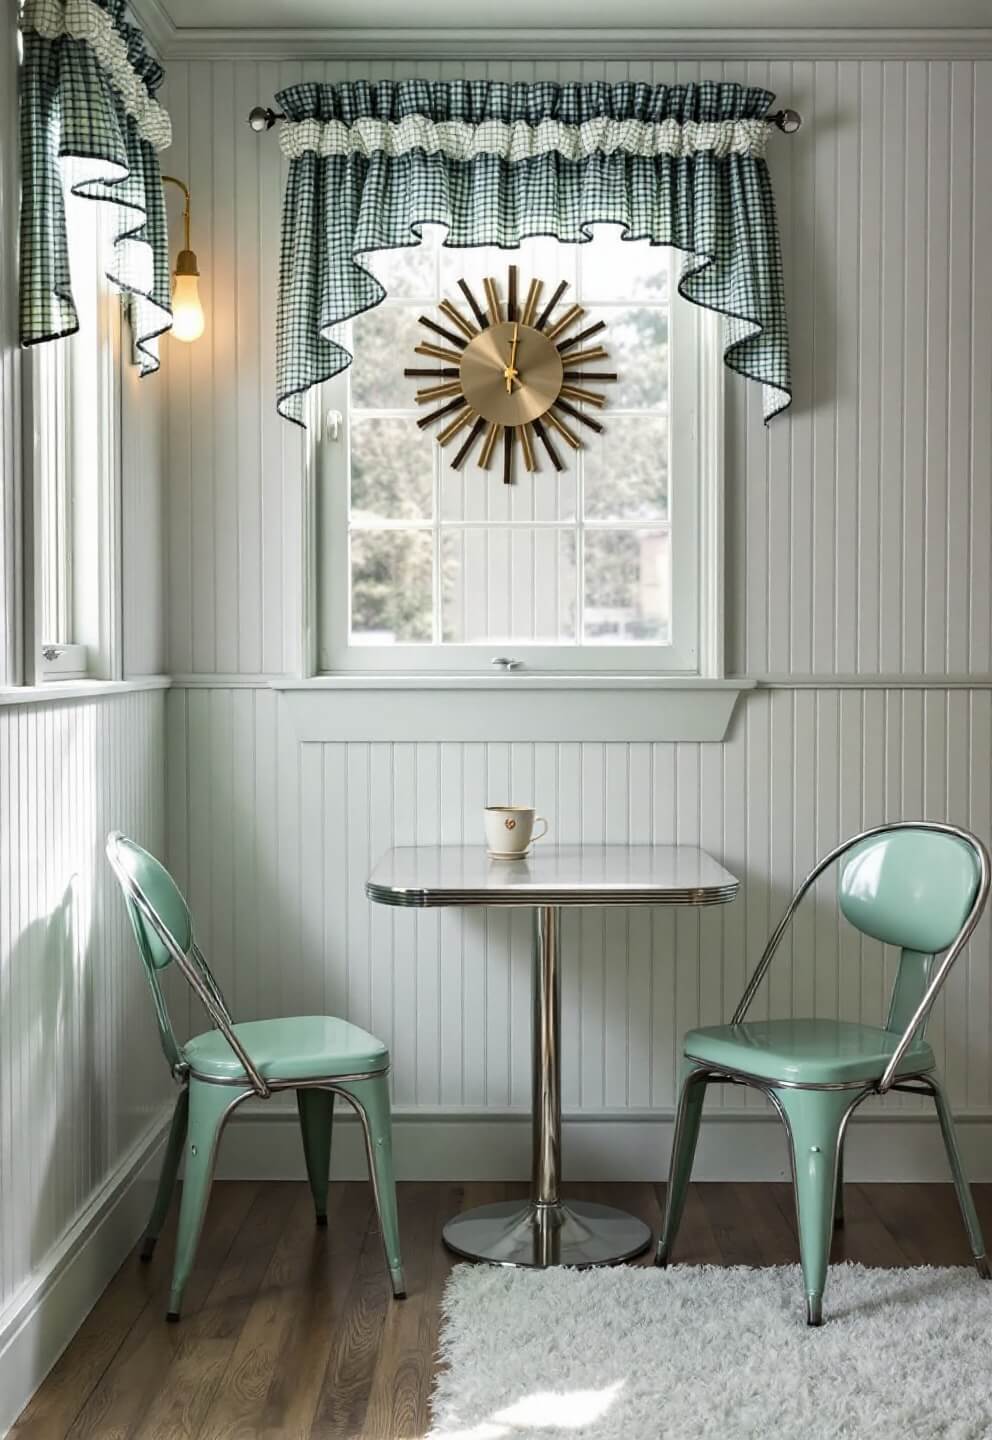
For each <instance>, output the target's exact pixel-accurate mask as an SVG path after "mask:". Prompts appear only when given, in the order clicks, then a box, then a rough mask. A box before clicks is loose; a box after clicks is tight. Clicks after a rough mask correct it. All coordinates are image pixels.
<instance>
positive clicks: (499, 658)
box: [489, 655, 523, 674]
mask: <svg viewBox="0 0 992 1440" xmlns="http://www.w3.org/2000/svg"><path fill="white" fill-rule="evenodd" d="M489 663H490V665H498V666H499V668H500V669H501V670H502V671H503V673H504V674H506V673H507V672H508V671H510V670H519V669H520V666H521V664H522V663H523V662H522V661H520V660H514V659H513V658H512V657H511V656H509V655H494V656H493V658H492V659H491V660H490V662H489Z"/></svg>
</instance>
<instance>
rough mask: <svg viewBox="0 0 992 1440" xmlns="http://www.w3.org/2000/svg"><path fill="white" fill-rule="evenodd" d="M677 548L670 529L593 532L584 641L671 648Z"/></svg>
mask: <svg viewBox="0 0 992 1440" xmlns="http://www.w3.org/2000/svg"><path fill="white" fill-rule="evenodd" d="M671 595H672V566H671V544H670V540H669V535H668V532H667V531H664V530H587V531H586V532H585V594H584V596H583V607H582V625H583V638H584V639H585V641H586V643H587V644H592V645H597V644H598V645H636V644H644V643H651V644H655V645H666V644H668V643H669V641H670V634H671V613H672V611H671V604H672V601H671Z"/></svg>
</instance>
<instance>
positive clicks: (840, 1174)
mask: <svg viewBox="0 0 992 1440" xmlns="http://www.w3.org/2000/svg"><path fill="white" fill-rule="evenodd" d="M843 1228H844V1141H843V1139H841V1142H840V1144H839V1145H838V1146H837V1189H836V1192H835V1194H834V1229H835V1230H842V1229H843Z"/></svg>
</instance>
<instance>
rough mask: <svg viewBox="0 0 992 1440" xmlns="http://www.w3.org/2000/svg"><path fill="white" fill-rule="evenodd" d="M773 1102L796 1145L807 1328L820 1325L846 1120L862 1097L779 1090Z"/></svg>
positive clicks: (848, 1093)
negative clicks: (839, 1159)
mask: <svg viewBox="0 0 992 1440" xmlns="http://www.w3.org/2000/svg"><path fill="white" fill-rule="evenodd" d="M771 1098H772V1100H773V1101H774V1103H775V1105H776V1107H777V1108H778V1110H779V1112H780V1114H782V1115H783V1116H784V1118H785V1121H786V1124H787V1126H788V1130H789V1137H790V1141H791V1145H792V1177H793V1183H794V1185H795V1191H796V1212H797V1220H798V1222H799V1253H800V1259H801V1261H802V1268H803V1288H804V1289H805V1291H806V1323H807V1324H808V1325H822V1324H823V1290H824V1287H825V1285H826V1280H827V1265H828V1263H829V1259H830V1240H831V1236H832V1234H833V1226H834V1207H835V1204H836V1198H837V1179H838V1175H837V1171H838V1158H839V1151H840V1144H841V1139H842V1135H843V1130H844V1124H845V1121H846V1119H847V1115H848V1113H849V1111H850V1110H851V1108H852V1106H853V1105H855V1104H857V1101H858V1099H859V1098H860V1095H859V1094H858V1092H856V1091H855V1092H852V1091H850V1090H776V1091H774V1092H773V1093H772V1095H771Z"/></svg>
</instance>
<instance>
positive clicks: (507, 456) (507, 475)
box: [503, 425, 514, 485]
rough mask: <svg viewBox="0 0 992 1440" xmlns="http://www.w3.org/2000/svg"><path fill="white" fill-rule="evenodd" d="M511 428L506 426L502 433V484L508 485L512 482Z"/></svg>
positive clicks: (512, 432)
mask: <svg viewBox="0 0 992 1440" xmlns="http://www.w3.org/2000/svg"><path fill="white" fill-rule="evenodd" d="M513 437H514V431H513V427H512V426H510V425H507V427H506V429H505V430H504V431H503V484H504V485H509V484H511V483H512V481H513Z"/></svg>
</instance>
